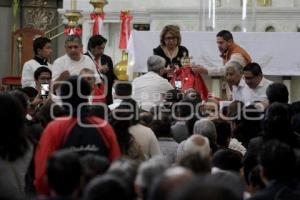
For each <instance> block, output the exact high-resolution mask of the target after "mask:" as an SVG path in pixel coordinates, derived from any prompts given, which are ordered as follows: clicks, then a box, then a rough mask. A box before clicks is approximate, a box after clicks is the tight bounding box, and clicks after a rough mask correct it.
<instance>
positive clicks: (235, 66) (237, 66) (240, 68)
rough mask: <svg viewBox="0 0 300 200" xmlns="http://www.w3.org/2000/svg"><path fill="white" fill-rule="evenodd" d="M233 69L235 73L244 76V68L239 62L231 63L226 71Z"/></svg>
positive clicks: (226, 67) (227, 65) (226, 66)
mask: <svg viewBox="0 0 300 200" xmlns="http://www.w3.org/2000/svg"><path fill="white" fill-rule="evenodd" d="M229 69H233V70H234V71H235V72H238V73H239V74H243V66H242V65H241V64H240V63H239V62H237V61H230V62H228V63H226V65H225V71H227V70H229Z"/></svg>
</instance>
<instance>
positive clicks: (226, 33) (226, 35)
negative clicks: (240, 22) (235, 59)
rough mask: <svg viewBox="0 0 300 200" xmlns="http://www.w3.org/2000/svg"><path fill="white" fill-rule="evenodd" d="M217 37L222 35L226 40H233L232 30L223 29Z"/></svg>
mask: <svg viewBox="0 0 300 200" xmlns="http://www.w3.org/2000/svg"><path fill="white" fill-rule="evenodd" d="M217 37H222V38H223V39H224V40H225V41H229V40H233V36H232V34H231V32H230V31H227V30H222V31H220V32H218V33H217Z"/></svg>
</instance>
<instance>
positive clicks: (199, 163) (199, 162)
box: [178, 153, 211, 175]
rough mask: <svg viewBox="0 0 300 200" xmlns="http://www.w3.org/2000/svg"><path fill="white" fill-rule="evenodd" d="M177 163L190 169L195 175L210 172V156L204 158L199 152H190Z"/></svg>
mask: <svg viewBox="0 0 300 200" xmlns="http://www.w3.org/2000/svg"><path fill="white" fill-rule="evenodd" d="M178 165H180V166H182V167H185V168H187V169H190V170H191V171H192V172H194V173H195V174H197V175H206V174H210V172H211V158H204V157H203V156H202V155H201V154H199V153H191V154H188V155H186V156H183V157H182V158H181V159H180V160H179V161H178Z"/></svg>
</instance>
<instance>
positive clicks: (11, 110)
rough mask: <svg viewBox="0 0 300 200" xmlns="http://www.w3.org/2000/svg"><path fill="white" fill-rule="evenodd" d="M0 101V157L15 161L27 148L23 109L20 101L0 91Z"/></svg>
mask: <svg viewBox="0 0 300 200" xmlns="http://www.w3.org/2000/svg"><path fill="white" fill-rule="evenodd" d="M0 102H1V103H0V127H1V134H0V147H1V148H0V157H1V158H2V159H5V160H8V161H15V160H16V159H18V158H20V157H22V156H23V155H24V154H25V153H26V152H27V150H28V142H27V136H26V133H25V131H24V126H25V124H24V122H25V118H24V116H25V114H24V109H23V108H22V106H21V103H20V101H18V99H17V98H16V97H14V96H12V95H10V94H8V93H0Z"/></svg>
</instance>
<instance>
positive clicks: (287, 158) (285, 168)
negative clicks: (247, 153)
mask: <svg viewBox="0 0 300 200" xmlns="http://www.w3.org/2000/svg"><path fill="white" fill-rule="evenodd" d="M259 164H260V165H261V167H262V174H263V177H264V178H266V179H267V180H268V181H271V180H277V181H288V180H291V179H293V177H294V176H295V174H296V156H295V152H294V150H293V149H292V147H290V146H289V145H287V144H284V143H282V142H280V141H278V140H271V141H269V142H267V143H266V144H265V145H264V146H263V147H262V150H261V153H260V155H259Z"/></svg>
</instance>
